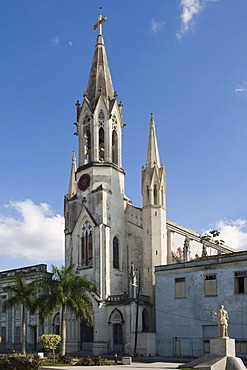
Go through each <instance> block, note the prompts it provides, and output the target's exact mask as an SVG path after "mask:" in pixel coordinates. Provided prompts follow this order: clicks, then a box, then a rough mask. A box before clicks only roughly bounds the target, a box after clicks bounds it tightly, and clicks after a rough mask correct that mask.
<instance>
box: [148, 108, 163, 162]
mask: <svg viewBox="0 0 247 370" xmlns="http://www.w3.org/2000/svg"><path fill="white" fill-rule="evenodd" d="M154 164H156V165H157V166H158V167H160V156H159V151H158V144H157V139H156V133H155V124H154V114H153V113H151V118H150V129H149V139H148V152H147V160H146V166H148V167H153V166H154Z"/></svg>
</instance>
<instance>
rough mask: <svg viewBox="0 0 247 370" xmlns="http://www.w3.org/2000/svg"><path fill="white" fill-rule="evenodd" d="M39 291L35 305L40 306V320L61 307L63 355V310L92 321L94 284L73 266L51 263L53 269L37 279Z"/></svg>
mask: <svg viewBox="0 0 247 370" xmlns="http://www.w3.org/2000/svg"><path fill="white" fill-rule="evenodd" d="M36 285H37V288H38V291H39V294H38V298H37V300H36V302H35V308H37V309H38V310H39V317H40V320H41V323H42V322H44V320H45V318H47V317H49V316H51V315H52V314H53V313H54V312H55V311H57V310H61V311H60V312H61V326H62V327H61V337H62V341H61V355H62V356H64V355H65V349H66V348H65V346H66V313H67V311H70V312H72V313H74V314H75V316H76V318H77V320H79V321H85V322H86V323H87V324H88V325H92V324H93V306H92V301H91V299H90V297H89V293H92V294H96V293H97V287H96V285H95V284H94V283H92V282H91V281H89V280H87V279H84V278H82V277H80V276H79V275H77V274H76V270H75V266H74V265H70V266H68V267H64V266H62V267H61V268H58V267H56V266H52V273H51V274H49V275H47V276H43V277H41V278H40V279H38V280H37V281H36Z"/></svg>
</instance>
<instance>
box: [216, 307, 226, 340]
mask: <svg viewBox="0 0 247 370" xmlns="http://www.w3.org/2000/svg"><path fill="white" fill-rule="evenodd" d="M214 314H215V315H216V316H217V321H218V337H220V338H228V320H229V316H228V312H227V311H226V310H225V309H224V306H223V304H222V305H221V306H220V308H219V309H218V311H217V312H215V313H214Z"/></svg>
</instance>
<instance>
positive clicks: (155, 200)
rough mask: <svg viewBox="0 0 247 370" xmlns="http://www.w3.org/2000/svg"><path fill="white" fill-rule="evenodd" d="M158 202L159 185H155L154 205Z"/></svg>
mask: <svg viewBox="0 0 247 370" xmlns="http://www.w3.org/2000/svg"><path fill="white" fill-rule="evenodd" d="M157 204H158V190H157V185H154V205H155V206H156V205H157Z"/></svg>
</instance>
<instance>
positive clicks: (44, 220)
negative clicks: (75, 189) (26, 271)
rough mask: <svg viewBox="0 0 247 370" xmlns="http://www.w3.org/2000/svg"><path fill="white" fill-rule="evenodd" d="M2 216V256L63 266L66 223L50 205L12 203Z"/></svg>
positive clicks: (27, 202)
mask: <svg viewBox="0 0 247 370" xmlns="http://www.w3.org/2000/svg"><path fill="white" fill-rule="evenodd" d="M4 208H5V212H4V213H3V212H2V213H1V214H0V256H9V257H10V258H11V257H15V258H23V257H24V258H26V259H27V260H28V261H30V262H31V263H46V262H47V261H58V263H57V264H61V263H62V262H63V251H64V234H63V230H64V219H63V216H61V215H56V214H54V212H53V211H52V209H51V207H50V206H49V205H48V204H46V203H40V204H35V203H34V202H33V201H31V200H29V199H27V200H24V201H15V202H10V203H9V204H8V205H5V206H4Z"/></svg>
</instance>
